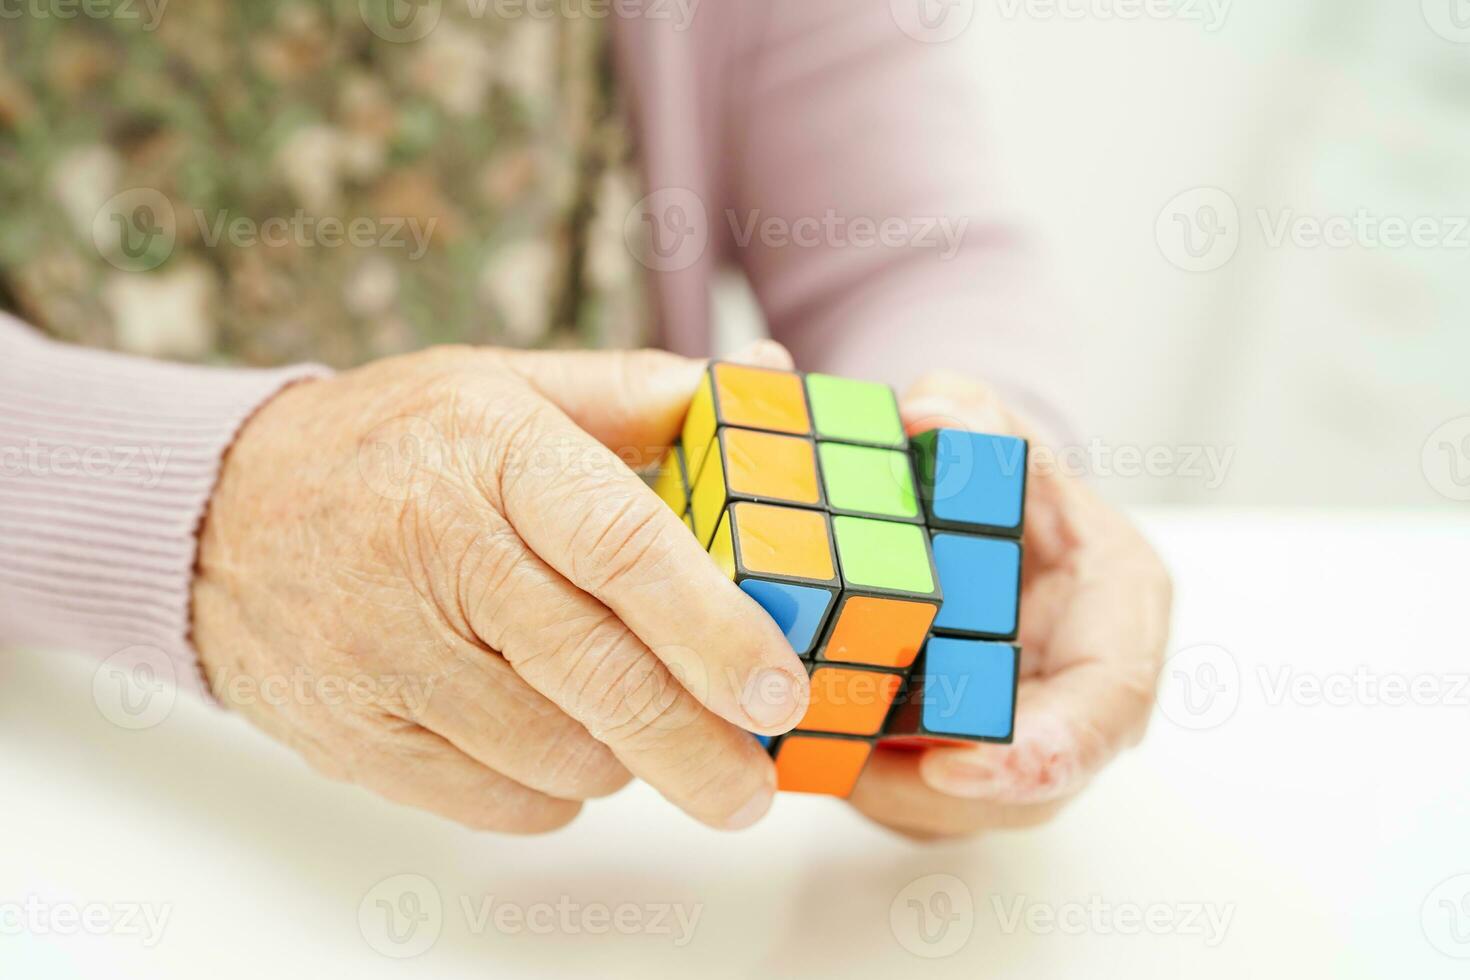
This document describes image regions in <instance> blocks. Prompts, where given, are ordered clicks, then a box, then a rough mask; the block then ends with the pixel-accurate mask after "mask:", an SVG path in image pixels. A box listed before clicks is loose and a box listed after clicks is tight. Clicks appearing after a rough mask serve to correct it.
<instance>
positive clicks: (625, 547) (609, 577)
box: [571, 494, 668, 594]
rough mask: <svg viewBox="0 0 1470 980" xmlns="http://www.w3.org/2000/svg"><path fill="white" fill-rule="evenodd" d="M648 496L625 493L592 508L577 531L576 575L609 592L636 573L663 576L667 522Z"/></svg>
mask: <svg viewBox="0 0 1470 980" xmlns="http://www.w3.org/2000/svg"><path fill="white" fill-rule="evenodd" d="M662 517H663V515H662V514H661V513H660V512H659V511H658V510H657V509H656V508H655V507H653V506H650V505H649V503H648V502H647V501H645V500H642V499H640V498H639V497H637V496H635V495H633V494H625V495H621V496H620V497H615V498H613V499H611V500H607V501H606V502H605V503H604V504H603V505H602V506H601V507H599V506H596V505H594V506H592V507H589V508H588V509H587V512H586V514H585V515H584V517H583V519H582V521H581V522H580V523H579V525H578V527H577V528H576V530H575V531H574V532H573V534H572V539H571V553H572V560H573V569H572V571H573V577H574V578H575V579H576V581H577V582H578V584H579V585H581V586H582V587H583V588H585V589H587V590H589V591H591V592H593V593H595V594H606V593H607V592H608V591H610V590H616V589H618V588H620V587H622V586H623V585H625V584H627V583H628V582H629V581H631V580H633V579H634V577H635V576H640V575H641V576H647V575H649V574H650V573H652V574H654V575H657V574H658V571H657V570H658V569H659V567H660V566H661V565H662V564H663V561H664V559H665V555H666V554H667V551H668V547H667V538H666V536H665V524H666V522H665V521H663V520H661V518H662Z"/></svg>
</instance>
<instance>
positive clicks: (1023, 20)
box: [722, 0, 1470, 508]
mask: <svg viewBox="0 0 1470 980" xmlns="http://www.w3.org/2000/svg"><path fill="white" fill-rule="evenodd" d="M934 2H936V3H937V2H939V0H934ZM953 2H955V3H957V4H958V5H959V6H960V7H965V6H967V5H969V4H970V0H953ZM963 14H964V11H963V10H957V11H956V14H955V15H956V16H963ZM973 18H974V22H973V23H972V24H971V26H970V27H969V29H967V30H966V31H964V33H963V34H961V35H960V36H959V37H958V38H957V39H956V40H955V41H953V42H952V43H955V44H962V45H967V46H969V47H970V48H972V49H973V52H974V57H973V64H974V66H975V72H976V75H977V79H978V82H979V84H980V85H981V86H982V89H983V92H984V93H985V97H986V100H987V102H988V106H989V112H990V119H989V120H987V121H986V122H985V125H986V128H987V130H988V131H989V132H990V133H991V134H992V135H993V137H994V141H995V149H996V152H997V153H998V155H999V159H1000V161H1001V163H1002V164H1003V167H1004V170H1005V171H1006V173H1007V175H1008V178H1009V181H1010V185H1011V187H1012V188H1013V192H1014V208H1015V210H1016V212H1017V214H1018V215H1020V216H1021V217H1022V219H1023V220H1024V221H1025V222H1027V223H1028V224H1029V225H1030V226H1031V227H1032V228H1034V229H1036V231H1037V232H1038V234H1039V235H1040V237H1041V240H1042V241H1043V243H1044V245H1045V250H1046V253H1047V257H1048V260H1049V262H1050V265H1051V269H1050V271H1051V273H1052V275H1053V277H1054V279H1055V281H1056V283H1057V284H1058V285H1059V286H1060V287H1061V289H1062V290H1063V292H1064V301H1065V304H1066V308H1067V309H1068V310H1069V312H1070V314H1071V315H1072V316H1073V317H1075V318H1076V322H1077V323H1078V324H1079V325H1080V327H1081V329H1080V330H1079V331H1078V337H1079V345H1080V349H1079V351H1077V355H1078V360H1080V362H1081V363H1082V364H1083V366H1084V368H1085V380H1086V389H1085V391H1082V392H1079V393H1078V396H1077V398H1076V400H1075V402H1074V404H1075V405H1078V406H1085V409H1084V410H1082V411H1079V412H1077V413H1076V414H1077V417H1076V419H1075V422H1076V426H1077V436H1078V446H1077V447H1076V449H1075V452H1078V453H1080V452H1083V451H1085V453H1086V459H1087V460H1088V462H1087V463H1086V464H1085V465H1086V468H1087V470H1088V471H1089V472H1090V473H1091V474H1092V476H1093V477H1094V479H1095V481H1096V483H1097V486H1098V487H1099V488H1100V490H1101V491H1102V492H1103V493H1105V494H1106V495H1107V496H1108V497H1109V498H1111V499H1113V500H1115V501H1117V502H1120V503H1127V504H1174V503H1177V504H1203V505H1236V506H1272V505H1311V506H1353V507H1360V506H1393V507H1414V508H1418V507H1453V506H1456V505H1459V504H1463V502H1465V501H1467V500H1470V0H1297V2H1292V3H1267V2H1261V0H1150V2H1144V0H1053V2H1047V0H980V2H976V3H973ZM722 313H723V315H724V316H723V319H724V327H725V330H726V337H727V343H734V342H736V340H738V339H740V338H743V337H745V336H746V335H747V334H748V333H749V332H750V331H751V330H754V329H758V327H756V326H755V322H756V321H755V315H754V313H753V311H752V308H751V306H750V304H749V303H748V301H747V300H746V299H745V298H744V297H743V296H742V289H741V285H740V284H739V283H734V282H732V283H730V285H729V288H728V289H727V290H726V295H725V297H724V301H723V303H722ZM1151 453H1152V456H1150V454H1151ZM1078 458H1079V459H1080V458H1081V457H1080V456H1079V457H1078Z"/></svg>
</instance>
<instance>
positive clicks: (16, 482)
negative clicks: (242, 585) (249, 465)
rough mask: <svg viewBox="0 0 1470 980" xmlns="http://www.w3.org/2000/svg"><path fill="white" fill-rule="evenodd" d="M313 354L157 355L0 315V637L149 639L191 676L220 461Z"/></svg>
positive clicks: (103, 641) (118, 645) (186, 683)
mask: <svg viewBox="0 0 1470 980" xmlns="http://www.w3.org/2000/svg"><path fill="white" fill-rule="evenodd" d="M326 373H327V371H326V369H324V368H321V367H317V366H314V365H300V366H296V367H289V368H283V369H279V370H233V369H220V368H207V367H195V366H186V365H179V364H169V363H161V362H156V361H148V360H143V359H139V358H133V357H126V356H123V355H119V354H113V353H108V352H104V351H95V350H87V349H83V348H78V347H71V346H67V345H63V344H59V343H55V342H52V341H50V340H47V339H45V338H44V337H42V336H41V335H39V334H38V333H36V332H35V331H33V330H32V329H30V328H29V327H28V326H26V325H25V324H23V323H21V322H19V321H17V320H15V319H13V318H10V317H6V316H4V315H3V314H0V648H3V647H7V646H20V645H25V646H35V647H44V648H47V649H72V650H77V651H81V652H85V653H88V654H91V655H94V656H96V657H97V658H98V659H103V658H106V657H108V656H110V655H112V654H113V653H117V652H119V651H122V650H126V649H129V648H134V647H144V648H147V649H148V650H149V651H150V653H152V652H154V651H156V654H154V655H155V656H161V657H163V658H166V660H167V662H169V663H171V664H172V665H173V667H174V668H175V673H176V675H177V679H178V682H179V684H180V686H183V687H191V688H196V689H200V690H202V689H203V684H202V678H201V675H200V672H199V666H198V659H197V657H196V655H195V653H194V650H193V648H192V646H191V643H190V637H189V633H190V586H191V583H192V580H193V572H194V566H195V558H196V554H197V551H198V533H199V528H200V524H201V521H202V519H203V516H204V511H205V506H206V505H207V503H208V501H209V497H210V494H211V493H212V492H213V489H214V486H215V481H216V479H217V477H218V475H219V470H220V463H221V460H222V459H223V457H224V454H225V452H226V450H227V449H228V448H229V446H230V443H231V441H232V440H233V439H234V437H235V435H236V433H237V432H238V431H239V429H240V427H241V426H242V425H243V424H244V422H245V421H246V420H247V419H248V418H249V417H250V415H251V414H252V413H253V412H254V411H255V410H256V409H257V408H258V407H259V406H260V405H261V404H263V403H264V402H265V401H266V400H268V399H269V398H270V397H271V396H272V395H274V394H275V393H276V392H278V391H280V390H281V389H282V388H283V387H284V386H286V385H288V384H290V383H292V382H294V381H298V380H302V379H306V378H313V377H320V376H323V375H324V374H326Z"/></svg>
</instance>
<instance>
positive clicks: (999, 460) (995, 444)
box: [913, 429, 1027, 537]
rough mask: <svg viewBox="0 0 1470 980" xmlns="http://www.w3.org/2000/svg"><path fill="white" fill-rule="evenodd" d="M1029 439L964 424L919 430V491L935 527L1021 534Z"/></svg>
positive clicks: (916, 440)
mask: <svg viewBox="0 0 1470 980" xmlns="http://www.w3.org/2000/svg"><path fill="white" fill-rule="evenodd" d="M1026 451H1027V447H1026V441H1025V440H1024V439H1016V438H1014V437H1012V436H994V435H985V434H983V433H979V432H962V431H960V430H958V429H934V430H933V431H930V432H925V433H921V434H920V435H917V436H914V439H913V452H914V462H915V464H916V468H917V470H918V477H919V496H920V497H921V498H922V499H923V502H924V510H925V514H926V516H927V518H928V523H929V526H930V527H933V528H943V529H947V530H952V531H983V532H987V533H990V534H1000V535H1006V536H1009V537H1020V536H1021V523H1022V520H1023V517H1024V511H1025V501H1026Z"/></svg>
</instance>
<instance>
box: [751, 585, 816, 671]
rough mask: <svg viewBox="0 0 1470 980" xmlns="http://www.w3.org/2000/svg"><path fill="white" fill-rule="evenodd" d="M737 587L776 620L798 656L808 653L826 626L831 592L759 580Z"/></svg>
mask: <svg viewBox="0 0 1470 980" xmlns="http://www.w3.org/2000/svg"><path fill="white" fill-rule="evenodd" d="M740 588H741V589H742V590H744V591H745V594H746V595H748V596H750V597H751V598H752V599H754V600H755V601H756V602H758V603H760V606H761V608H762V609H764V610H765V611H766V612H767V613H768V614H769V615H770V617H771V618H772V619H774V620H775V621H776V625H777V626H779V627H781V632H782V633H785V634H786V640H787V642H789V643H790V644H791V649H793V650H795V651H796V655H797V656H799V657H804V656H806V655H807V654H809V653H811V651H812V646H813V645H815V643H816V642H817V635H818V634H819V633H820V632H821V630H822V627H823V626H824V625H826V623H827V611H828V610H829V609H830V608H831V606H832V593H831V592H829V591H827V590H825V589H813V588H810V587H808V586H805V585H792V584H791V583H789V582H770V581H767V580H765V579H759V578H748V579H745V580H744V581H743V582H741V583H740Z"/></svg>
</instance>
